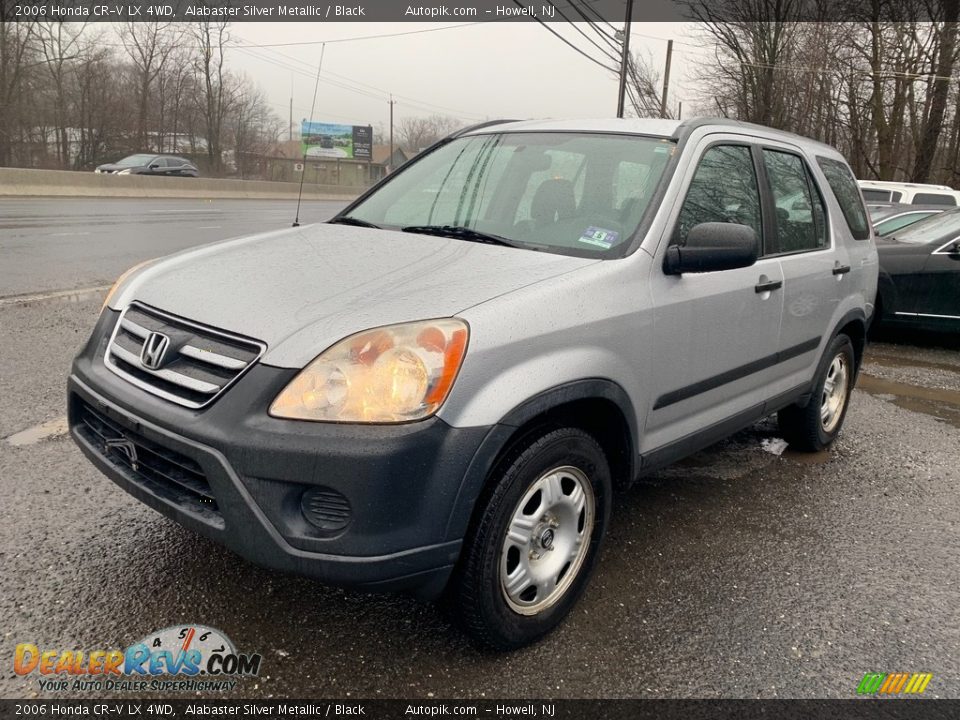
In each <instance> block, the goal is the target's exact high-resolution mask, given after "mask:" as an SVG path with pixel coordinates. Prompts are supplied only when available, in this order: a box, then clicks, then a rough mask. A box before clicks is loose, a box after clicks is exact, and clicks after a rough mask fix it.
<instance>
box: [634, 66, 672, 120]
mask: <svg viewBox="0 0 960 720" xmlns="http://www.w3.org/2000/svg"><path fill="white" fill-rule="evenodd" d="M628 66H629V67H628V72H627V97H628V98H629V100H630V106H631V108H632V109H633V114H634V115H636V116H637V117H642V118H659V117H673V114H672V113H671V112H670V110H669V109H666V110H665V111H664V109H663V108H662V107H661V106H662V102H663V96H662V93H661V77H660V73H659V72H658V71H657V70H656V68H654V66H653V59H652V58H651V57H649V56H647V57H644V56H643V55H640V54H639V53H638V54H636V55H634V56H633V57H631V58H630V62H629V63H628Z"/></svg>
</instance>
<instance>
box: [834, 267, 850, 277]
mask: <svg viewBox="0 0 960 720" xmlns="http://www.w3.org/2000/svg"><path fill="white" fill-rule="evenodd" d="M848 272H850V266H849V265H837V266H836V267H835V268H834V269H833V274H834V275H846V274H847V273H848Z"/></svg>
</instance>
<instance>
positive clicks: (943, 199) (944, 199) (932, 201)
mask: <svg viewBox="0 0 960 720" xmlns="http://www.w3.org/2000/svg"><path fill="white" fill-rule="evenodd" d="M912 204H913V205H949V206H951V207H955V206H956V204H957V199H956V198H955V197H954V196H953V195H947V194H946V193H917V194H916V195H914V196H913V201H912Z"/></svg>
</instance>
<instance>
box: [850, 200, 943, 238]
mask: <svg viewBox="0 0 960 720" xmlns="http://www.w3.org/2000/svg"><path fill="white" fill-rule="evenodd" d="M947 209H948V208H946V207H943V206H938V205H904V204H902V203H884V204H875V205H874V204H871V205H868V206H867V210H868V211H869V213H870V222H871V223H872V224H873V232H874V234H875V235H876V236H877V237H884V236H886V235H893V234H894V233H896V232H897V231H899V230H903V229H904V228H906V227H909V226H910V225H913V224H914V223H917V222H920V221H921V220H925V219H927V218H928V217H930V216H931V215H939V214H940V213H942V212H943V211H944V210H947Z"/></svg>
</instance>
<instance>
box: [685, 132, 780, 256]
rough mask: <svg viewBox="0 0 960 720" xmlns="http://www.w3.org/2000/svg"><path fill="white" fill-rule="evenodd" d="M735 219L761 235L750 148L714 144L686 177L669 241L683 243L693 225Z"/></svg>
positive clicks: (758, 194)
mask: <svg viewBox="0 0 960 720" xmlns="http://www.w3.org/2000/svg"><path fill="white" fill-rule="evenodd" d="M707 222H724V223H739V224H741V225H747V226H748V227H752V228H753V230H754V232H756V234H757V238H758V239H759V238H761V237H762V224H761V215H760V191H759V186H758V185H757V175H756V172H755V170H754V167H753V158H752V157H751V155H750V148H748V147H747V146H745V145H715V146H713V147H711V148H710V149H708V150H707V151H706V152H705V153H704V154H703V157H702V158H700V164H699V165H697V170H696V172H695V173H694V176H693V180H691V181H690V188H689V189H688V190H687V197H686V198H685V199H684V201H683V207H682V208H681V209H680V218H679V222H678V223H677V228H676V231H675V232H674V237H673V242H674V243H676V244H680V245H683V244H685V243H686V242H687V234H688V233H689V232H690V228H692V227H693V226H694V225H699V224H700V223H707Z"/></svg>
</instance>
